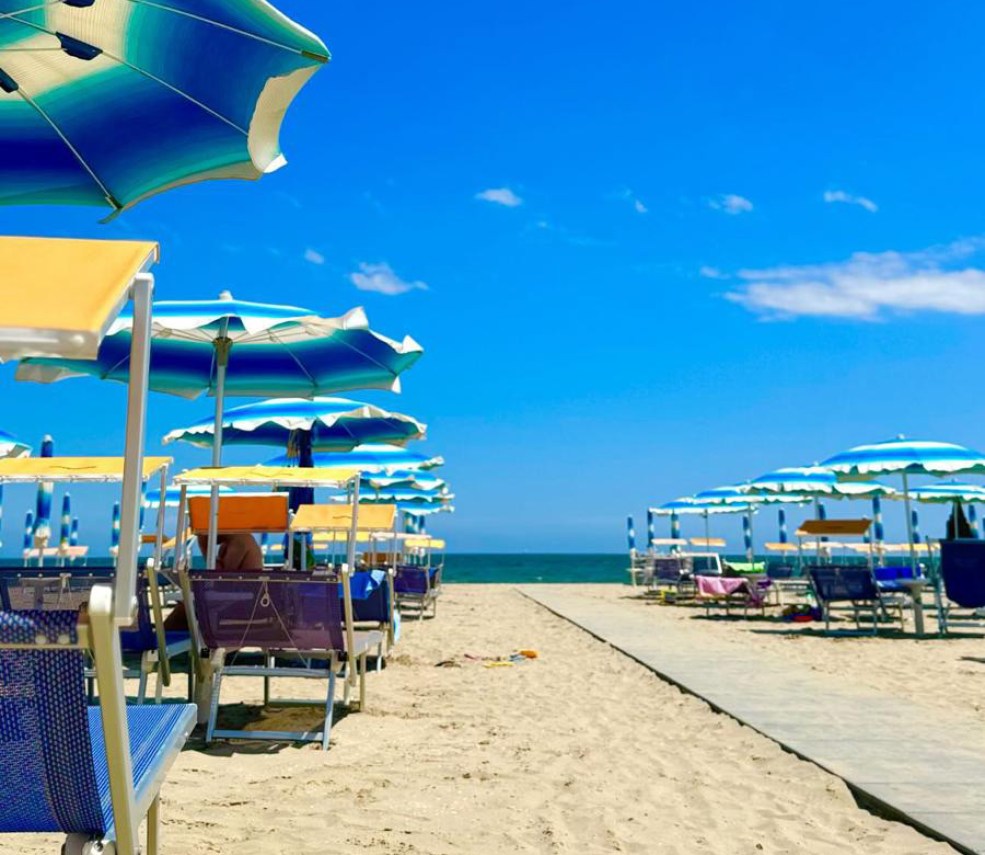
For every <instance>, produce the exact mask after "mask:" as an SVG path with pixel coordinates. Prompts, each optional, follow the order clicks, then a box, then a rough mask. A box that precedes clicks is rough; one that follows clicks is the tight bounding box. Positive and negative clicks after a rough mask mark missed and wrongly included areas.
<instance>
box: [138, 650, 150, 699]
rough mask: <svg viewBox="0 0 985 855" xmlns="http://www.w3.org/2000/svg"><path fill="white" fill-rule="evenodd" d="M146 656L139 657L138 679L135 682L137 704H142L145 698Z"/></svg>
mask: <svg viewBox="0 0 985 855" xmlns="http://www.w3.org/2000/svg"><path fill="white" fill-rule="evenodd" d="M147 667H148V665H147V654H146V653H144V655H143V656H141V657H140V678H139V679H138V681H137V703H138V704H142V703H143V702H144V700H145V699H146V697H147Z"/></svg>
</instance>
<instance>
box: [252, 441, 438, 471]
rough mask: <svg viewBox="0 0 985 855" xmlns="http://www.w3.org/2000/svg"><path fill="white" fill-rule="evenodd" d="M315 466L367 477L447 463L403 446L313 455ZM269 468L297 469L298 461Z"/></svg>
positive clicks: (279, 460) (284, 458)
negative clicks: (368, 474)
mask: <svg viewBox="0 0 985 855" xmlns="http://www.w3.org/2000/svg"><path fill="white" fill-rule="evenodd" d="M312 461H313V463H314V465H315V466H316V467H318V468H320V469H338V468H351V469H359V470H360V471H361V472H364V473H389V472H394V471H400V470H406V469H423V470H430V469H436V468H437V467H439V466H443V465H444V463H445V460H444V458H443V457H440V456H437V455H429V454H424V453H422V452H419V451H411V450H409V449H407V448H401V447H400V446H399V445H386V444H367V445H359V446H356V448H354V449H352V451H345V452H331V451H328V452H321V453H315V454H314V455H312ZM266 465H267V466H296V465H297V458H296V457H289V456H288V455H286V454H282V455H279V456H277V457H274V458H273V459H272V460H268V461H267V462H266Z"/></svg>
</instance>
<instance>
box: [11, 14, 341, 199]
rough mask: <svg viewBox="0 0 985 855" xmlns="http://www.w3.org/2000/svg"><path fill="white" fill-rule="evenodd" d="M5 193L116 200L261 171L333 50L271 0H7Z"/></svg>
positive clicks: (271, 161) (273, 160)
mask: <svg viewBox="0 0 985 855" xmlns="http://www.w3.org/2000/svg"><path fill="white" fill-rule="evenodd" d="M0 52H2V55H3V61H2V63H0V146H2V149H3V154H4V156H3V158H2V159H0V202H3V203H7V204H26V203H29V204H72V205H100V206H108V207H109V208H111V209H112V210H113V211H114V212H118V211H121V210H123V209H125V208H128V207H129V206H131V205H133V204H135V203H136V202H138V201H140V200H141V199H144V198H146V197H148V196H151V195H153V194H155V193H159V192H161V191H163V190H167V189H169V188H172V187H176V186H179V185H182V184H189V183H192V182H195V181H202V180H206V179H211V178H247V179H254V178H259V177H260V176H261V175H263V174H264V173H267V172H273V171H274V170H276V169H278V168H279V167H280V166H282V165H283V164H284V163H285V161H284V158H283V155H282V154H281V149H280V141H279V136H280V125H281V121H282V119H283V118H284V114H285V111H286V110H287V108H288V106H289V105H290V103H291V101H292V100H293V99H294V97H295V95H297V93H298V91H299V90H300V89H301V87H302V86H303V85H304V84H305V83H306V82H307V81H308V79H309V78H310V77H311V75H312V74H314V72H315V71H316V70H317V69H318V68H320V67H321V65H323V64H324V63H325V62H326V61H327V59H328V51H327V49H326V48H325V46H324V45H323V44H322V42H321V41H320V40H319V39H318V38H317V37H316V36H314V35H313V34H312V33H310V32H308V31H307V30H305V29H303V28H302V27H300V26H298V25H297V24H295V23H294V22H293V21H291V20H290V19H288V18H287V17H285V16H284V15H283V14H281V13H280V12H278V11H277V10H276V9H275V8H274V7H273V6H271V5H270V4H269V3H267V2H265V0H236V2H215V0H168V2H166V3H152V2H133V0H64V2H39V3H25V2H23V0H0Z"/></svg>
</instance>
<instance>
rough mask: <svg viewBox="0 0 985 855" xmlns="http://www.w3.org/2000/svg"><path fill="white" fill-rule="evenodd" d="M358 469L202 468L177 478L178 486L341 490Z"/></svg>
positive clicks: (293, 467)
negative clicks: (333, 488) (323, 488)
mask: <svg viewBox="0 0 985 855" xmlns="http://www.w3.org/2000/svg"><path fill="white" fill-rule="evenodd" d="M358 474H359V470H357V469H319V468H310V469H309V468H302V467H297V466H217V467H212V466H203V467H201V468H199V469H189V470H188V471H186V472H182V473H181V474H180V475H176V476H175V479H174V482H175V484H177V485H178V486H181V485H182V484H188V485H192V484H195V485H201V484H204V485H211V484H218V485H220V486H227V487H238V486H240V487H248V486H249V487H257V486H263V487H344V486H345V484H346V482H347V481H348V480H349V479H351V478H352V477H354V476H355V475H358Z"/></svg>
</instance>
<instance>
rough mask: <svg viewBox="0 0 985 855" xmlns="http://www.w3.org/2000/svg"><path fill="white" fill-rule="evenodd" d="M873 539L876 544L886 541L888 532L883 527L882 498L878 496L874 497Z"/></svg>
mask: <svg viewBox="0 0 985 855" xmlns="http://www.w3.org/2000/svg"><path fill="white" fill-rule="evenodd" d="M872 537H873V540H874V541H875V542H876V543H884V542H885V540H886V531H885V529H884V528H883V526H882V498H881V497H880V496H879V495H878V494H876V495H875V496H873V497H872Z"/></svg>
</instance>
